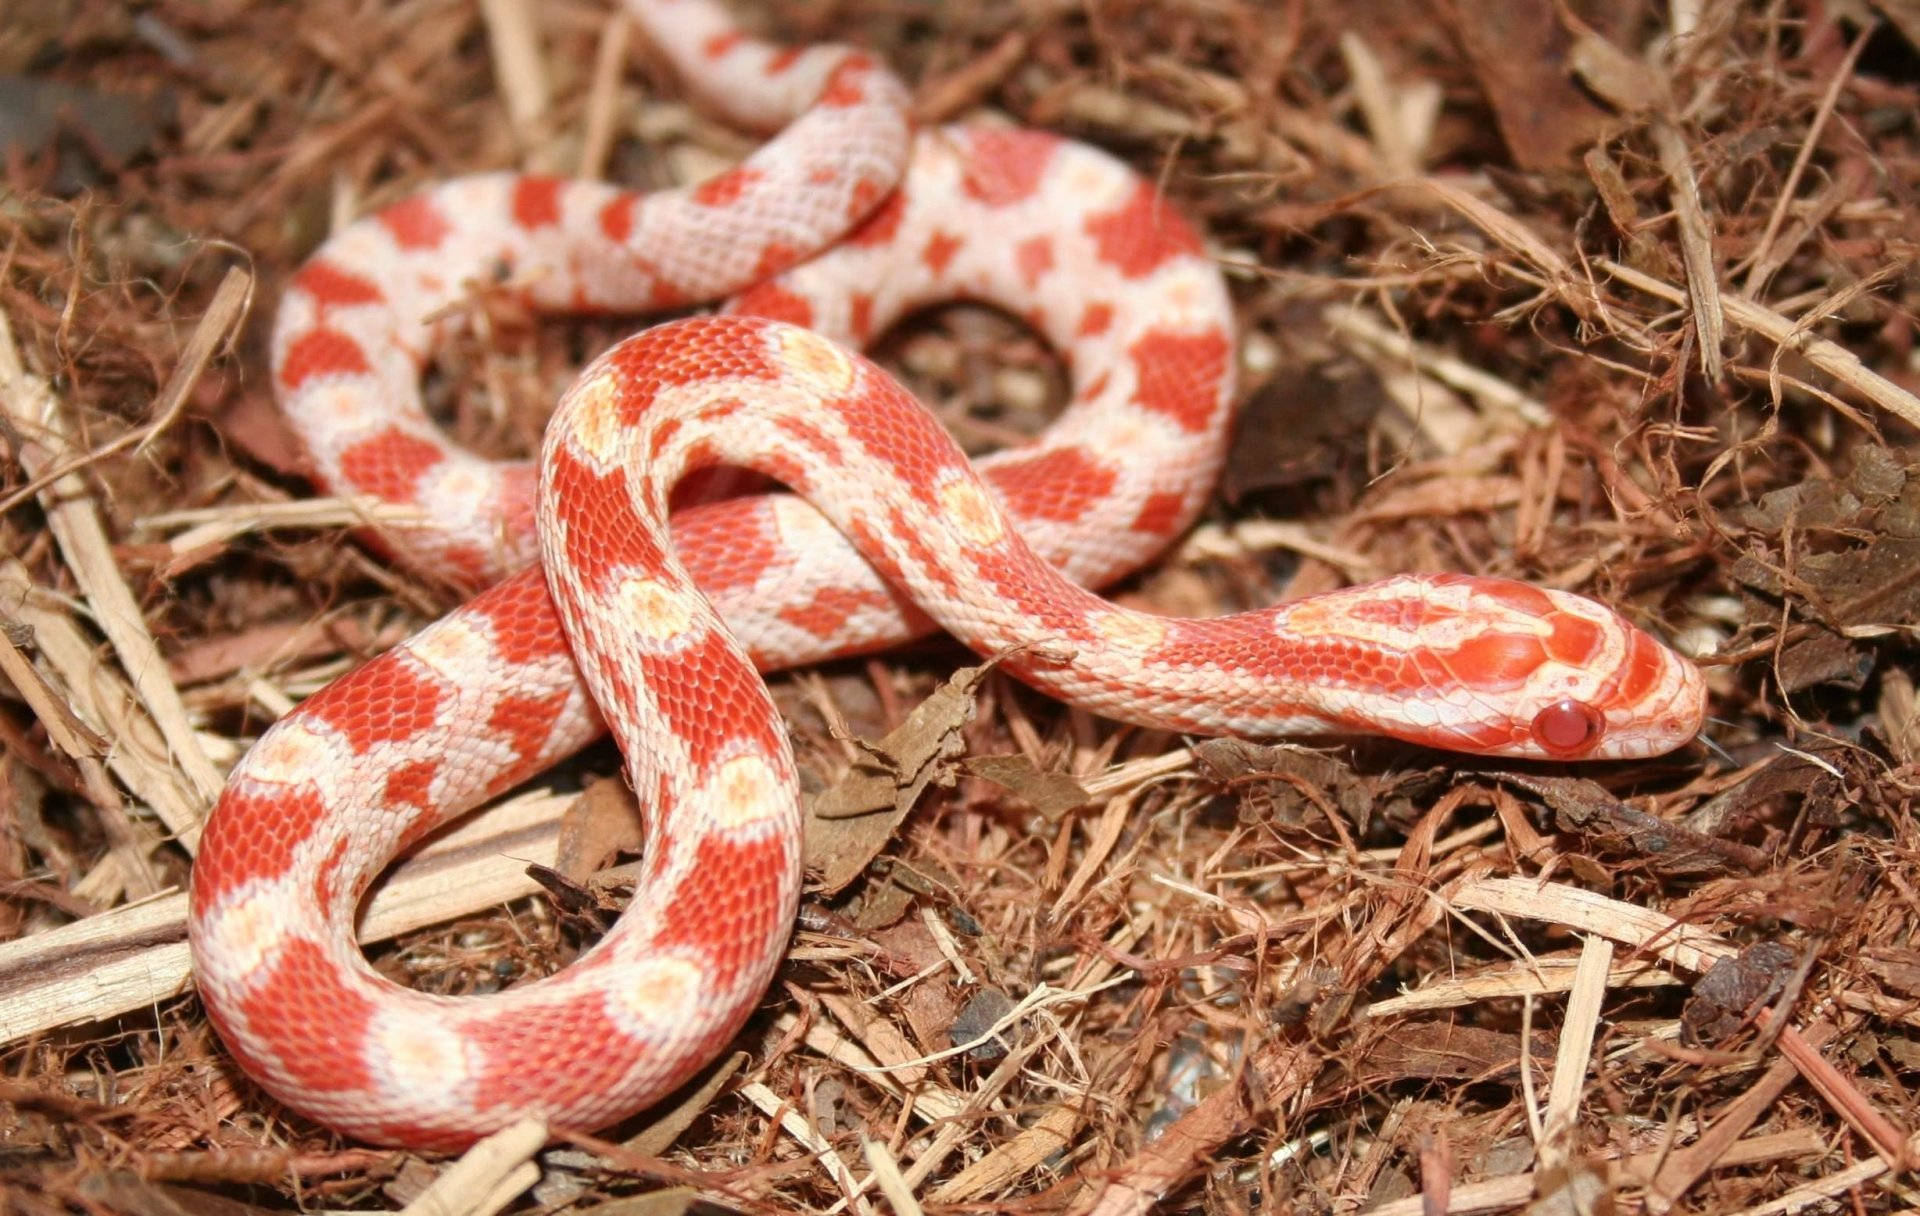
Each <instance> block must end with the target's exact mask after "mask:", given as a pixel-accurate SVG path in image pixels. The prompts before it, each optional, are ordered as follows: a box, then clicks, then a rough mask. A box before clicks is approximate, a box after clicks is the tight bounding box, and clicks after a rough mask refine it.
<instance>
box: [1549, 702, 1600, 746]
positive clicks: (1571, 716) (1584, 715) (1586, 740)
mask: <svg viewBox="0 0 1920 1216" xmlns="http://www.w3.org/2000/svg"><path fill="white" fill-rule="evenodd" d="M1606 730H1607V721H1606V719H1605V718H1603V717H1601V716H1600V711H1599V710H1597V709H1595V708H1594V707H1593V706H1591V705H1588V704H1587V703H1586V702H1585V701H1575V700H1574V699H1573V698H1571V697H1568V698H1567V699H1565V700H1562V701H1555V702H1554V703H1553V704H1551V705H1549V706H1547V707H1546V708H1545V709H1543V710H1541V711H1540V712H1539V713H1537V714H1535V715H1534V716H1533V741H1534V742H1535V743H1538V744H1539V745H1540V746H1541V748H1542V749H1543V750H1544V751H1545V752H1546V753H1547V754H1548V755H1550V756H1578V755H1580V754H1582V753H1583V752H1585V751H1586V750H1587V749H1588V748H1590V747H1592V746H1593V745H1594V744H1596V743H1598V742H1599V741H1600V736H1601V735H1603V734H1605V733H1606Z"/></svg>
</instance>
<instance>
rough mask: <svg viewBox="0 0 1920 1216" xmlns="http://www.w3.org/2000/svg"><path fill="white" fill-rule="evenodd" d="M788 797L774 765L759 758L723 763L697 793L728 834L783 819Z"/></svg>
mask: <svg viewBox="0 0 1920 1216" xmlns="http://www.w3.org/2000/svg"><path fill="white" fill-rule="evenodd" d="M791 797H792V795H791V794H790V793H789V792H788V791H787V790H786V788H785V785H784V783H783V782H782V781H781V780H780V777H779V774H777V773H775V772H774V769H773V766H772V765H771V764H768V763H767V762H766V761H765V760H763V759H761V758H760V757H759V756H735V757H733V758H732V759H730V760H727V761H725V762H723V763H722V764H721V765H720V767H719V769H718V770H717V771H716V772H715V773H714V774H713V776H712V777H710V778H708V780H707V783H706V785H705V786H704V787H703V788H702V789H701V791H700V801H701V804H702V805H703V806H705V807H707V808H709V809H710V810H711V811H712V813H713V817H714V821H715V822H716V823H717V824H718V825H719V826H720V827H721V828H722V829H724V830H725V831H728V832H738V831H741V830H743V829H746V828H751V827H755V826H757V825H760V824H765V823H772V822H775V821H777V820H779V819H782V818H784V817H785V815H786V811H787V802H788V799H789V798H791Z"/></svg>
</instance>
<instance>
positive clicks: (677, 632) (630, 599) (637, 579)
mask: <svg viewBox="0 0 1920 1216" xmlns="http://www.w3.org/2000/svg"><path fill="white" fill-rule="evenodd" d="M613 595H614V601H615V603H616V604H617V609H616V611H617V613H618V615H619V618H620V619H621V620H623V621H625V622H626V623H627V624H628V625H630V626H631V627H632V628H633V629H634V631H635V632H637V633H638V634H639V635H640V636H641V637H642V638H643V639H644V640H646V641H648V642H651V643H653V644H655V645H663V644H665V643H668V642H672V641H675V640H677V639H679V638H680V637H681V636H682V635H684V634H685V633H686V632H687V630H688V629H690V628H692V627H693V623H694V621H695V620H696V619H697V614H698V612H699V602H698V601H697V600H696V599H695V598H694V596H693V593H691V592H689V591H687V590H684V589H682V588H677V587H674V586H671V585H670V584H667V583H663V582H661V581H660V580H659V579H657V578H649V577H648V576H646V575H644V574H628V575H625V576H623V577H622V578H621V579H620V582H619V584H618V585H617V586H616V587H615V589H614V593H613Z"/></svg>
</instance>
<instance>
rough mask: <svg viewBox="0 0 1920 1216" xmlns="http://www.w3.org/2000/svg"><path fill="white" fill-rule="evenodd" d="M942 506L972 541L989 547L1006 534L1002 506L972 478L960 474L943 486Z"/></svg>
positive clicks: (997, 542)
mask: <svg viewBox="0 0 1920 1216" xmlns="http://www.w3.org/2000/svg"><path fill="white" fill-rule="evenodd" d="M939 495H940V509H941V510H942V512H944V513H945V515H946V517H947V520H948V522H950V523H952V524H953V526H954V529H955V530H956V531H958V532H959V533H960V535H961V536H963V537H965V538H966V541H967V543H968V544H970V545H973V546H974V547H976V548H980V549H985V548H988V547H990V546H992V545H996V544H999V543H1000V540H1001V538H1002V537H1004V536H1005V535H1006V528H1005V527H1004V526H1003V524H1002V523H1001V519H1000V512H999V509H998V508H996V507H995V506H994V505H993V502H992V500H991V499H989V498H988V497H987V496H986V494H985V492H983V491H982V490H981V489H980V487H979V485H978V484H976V483H975V482H974V481H973V480H972V479H970V478H968V477H964V476H956V477H955V478H954V479H953V480H952V481H949V482H947V483H946V484H945V485H943V486H941V487H940V490H939Z"/></svg>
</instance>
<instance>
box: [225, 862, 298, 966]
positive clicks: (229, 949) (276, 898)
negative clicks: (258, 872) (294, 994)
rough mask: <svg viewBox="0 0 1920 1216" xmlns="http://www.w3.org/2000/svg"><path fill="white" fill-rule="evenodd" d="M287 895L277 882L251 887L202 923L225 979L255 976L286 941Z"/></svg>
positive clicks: (252, 885)
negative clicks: (268, 958) (269, 956)
mask: <svg viewBox="0 0 1920 1216" xmlns="http://www.w3.org/2000/svg"><path fill="white" fill-rule="evenodd" d="M289 898H290V897H289V895H288V892H287V891H286V890H284V889H283V885H282V884H280V883H266V884H251V885H249V887H247V888H246V889H245V891H244V893H243V894H241V895H239V896H237V897H235V898H233V899H232V901H231V902H229V903H226V904H224V905H218V906H216V907H215V908H214V909H213V910H212V911H211V913H210V914H209V915H208V917H207V919H206V921H205V922H204V923H205V925H206V927H207V940H208V944H209V946H210V949H209V950H208V951H207V952H206V953H207V955H208V957H210V958H214V959H218V960H219V969H220V970H221V971H222V972H223V973H225V978H228V979H242V978H245V977H248V976H252V975H256V974H258V972H259V970H260V968H262V967H264V966H265V965H266V962H267V957H268V955H270V954H272V953H273V952H274V951H275V950H276V949H278V948H279V947H280V946H281V944H282V943H284V942H285V941H286V937H287V933H286V929H287V911H286V909H287V906H288V902H289Z"/></svg>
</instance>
